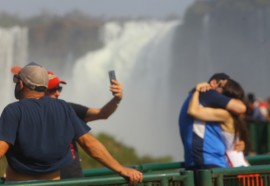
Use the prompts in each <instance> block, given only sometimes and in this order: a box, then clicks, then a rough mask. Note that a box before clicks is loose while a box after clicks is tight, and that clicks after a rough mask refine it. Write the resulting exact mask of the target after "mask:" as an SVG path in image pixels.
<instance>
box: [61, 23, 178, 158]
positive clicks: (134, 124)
mask: <svg viewBox="0 0 270 186" xmlns="http://www.w3.org/2000/svg"><path fill="white" fill-rule="evenodd" d="M177 25H179V22H177V21H171V22H157V21H141V22H140V21H137V22H127V23H122V24H120V23H115V22H109V23H107V24H106V25H105V26H104V30H103V32H102V33H103V34H102V38H104V43H105V44H104V48H102V49H100V50H98V51H94V52H90V53H88V54H87V55H86V56H84V57H83V58H81V59H79V60H78V61H76V62H75V64H76V65H75V67H74V71H73V79H72V80H71V82H72V83H70V84H69V85H67V86H66V88H65V91H64V92H63V98H65V97H66V98H67V100H73V101H74V102H77V103H81V104H84V105H87V106H93V107H101V106H102V104H104V103H106V102H107V101H109V99H111V97H112V96H111V94H110V92H109V78H108V70H111V69H114V70H115V71H116V77H117V79H118V80H119V81H120V82H121V83H122V84H123V89H124V98H123V100H122V102H121V104H120V106H119V108H118V110H117V111H116V112H115V113H114V114H113V115H112V116H111V118H109V120H107V121H98V122H91V123H89V125H91V127H92V128H93V132H94V133H97V132H101V131H104V132H107V133H110V134H112V135H113V136H115V137H116V138H117V139H118V140H121V141H123V142H124V143H125V144H127V145H129V146H132V147H134V148H135V149H136V150H137V151H138V152H139V154H141V155H146V154H148V155H151V156H154V157H158V156H165V155H170V156H172V157H173V158H174V159H175V160H180V159H181V157H180V156H181V153H180V149H181V148H180V144H181V142H180V138H179V134H178V124H177V118H178V115H172V114H171V113H172V112H171V110H170V109H171V108H170V105H169V97H170V90H169V86H168V85H169V82H168V81H169V70H170V68H171V56H172V54H171V52H172V50H171V47H172V46H171V45H172V39H173V35H174V31H175V28H176V26H177ZM69 82H70V81H69ZM68 92H70V94H68ZM172 121H173V122H172Z"/></svg>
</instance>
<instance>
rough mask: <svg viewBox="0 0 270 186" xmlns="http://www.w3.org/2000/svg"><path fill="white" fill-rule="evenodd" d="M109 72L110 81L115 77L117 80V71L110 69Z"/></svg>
mask: <svg viewBox="0 0 270 186" xmlns="http://www.w3.org/2000/svg"><path fill="white" fill-rule="evenodd" d="M108 73H109V78H110V83H112V80H113V79H114V80H116V76H115V71H114V70H110V71H109V72H108Z"/></svg>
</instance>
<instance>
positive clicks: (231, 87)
mask: <svg viewBox="0 0 270 186" xmlns="http://www.w3.org/2000/svg"><path fill="white" fill-rule="evenodd" d="M223 95H225V96H228V97H230V98H235V99H239V100H241V101H243V102H244V97H245V92H244V90H243V88H242V87H241V85H240V84H239V83H237V82H236V81H234V80H232V79H228V80H227V83H226V84H225V86H224V87H223ZM231 114H232V117H233V120H234V131H235V137H236V136H238V137H239V139H240V140H243V141H244V142H245V146H246V149H248V148H249V146H250V141H249V132H248V128H247V124H246V122H245V119H244V115H236V114H234V113H231Z"/></svg>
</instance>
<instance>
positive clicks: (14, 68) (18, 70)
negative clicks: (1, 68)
mask: <svg viewBox="0 0 270 186" xmlns="http://www.w3.org/2000/svg"><path fill="white" fill-rule="evenodd" d="M21 69H22V67H20V66H13V67H12V68H11V69H10V71H11V72H12V73H13V74H15V75H18V74H19V73H20V71H21Z"/></svg>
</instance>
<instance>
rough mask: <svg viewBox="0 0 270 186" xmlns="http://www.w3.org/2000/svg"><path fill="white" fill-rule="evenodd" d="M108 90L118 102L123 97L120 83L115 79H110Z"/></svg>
mask: <svg viewBox="0 0 270 186" xmlns="http://www.w3.org/2000/svg"><path fill="white" fill-rule="evenodd" d="M110 91H111V92H112V94H113V96H114V97H115V99H116V100H117V101H119V102H120V101H121V99H122V97H123V89H122V84H121V83H119V82H118V81H117V80H112V84H111V86H110Z"/></svg>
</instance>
